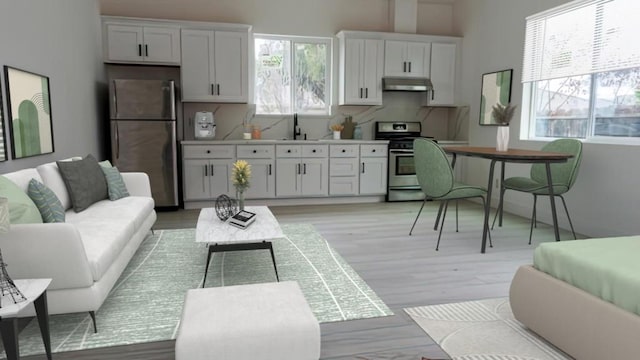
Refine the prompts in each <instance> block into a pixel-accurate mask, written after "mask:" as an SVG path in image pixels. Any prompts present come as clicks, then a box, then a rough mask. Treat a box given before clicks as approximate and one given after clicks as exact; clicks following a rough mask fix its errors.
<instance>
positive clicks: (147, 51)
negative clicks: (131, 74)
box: [144, 44, 149, 57]
mask: <svg viewBox="0 0 640 360" xmlns="http://www.w3.org/2000/svg"><path fill="white" fill-rule="evenodd" d="M144 56H146V57H149V45H147V44H145V45H144Z"/></svg>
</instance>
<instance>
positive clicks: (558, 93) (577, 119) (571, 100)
mask: <svg viewBox="0 0 640 360" xmlns="http://www.w3.org/2000/svg"><path fill="white" fill-rule="evenodd" d="M590 90H591V76H589V75H584V76H573V77H568V78H561V79H552V80H545V81H538V82H536V83H535V85H534V118H535V136H536V137H571V138H584V137H586V136H587V130H588V122H589V105H590Z"/></svg>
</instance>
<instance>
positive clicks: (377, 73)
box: [337, 31, 384, 105]
mask: <svg viewBox="0 0 640 360" xmlns="http://www.w3.org/2000/svg"><path fill="white" fill-rule="evenodd" d="M356 34H357V32H356ZM337 36H338V38H339V39H340V78H339V79H340V89H339V103H340V105H382V69H383V64H384V42H383V40H381V39H376V38H359V37H357V35H355V36H352V35H351V34H350V33H348V32H344V31H343V32H340V33H338V35H337Z"/></svg>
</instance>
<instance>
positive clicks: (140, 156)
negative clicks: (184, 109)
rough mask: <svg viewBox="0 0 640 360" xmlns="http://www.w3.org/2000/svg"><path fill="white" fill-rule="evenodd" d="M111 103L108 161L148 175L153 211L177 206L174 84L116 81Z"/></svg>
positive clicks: (110, 90) (167, 81) (122, 168)
mask: <svg viewBox="0 0 640 360" xmlns="http://www.w3.org/2000/svg"><path fill="white" fill-rule="evenodd" d="M109 98H110V99H111V101H110V103H111V161H112V163H113V165H114V166H117V167H118V169H119V170H120V171H141V172H145V173H147V174H148V175H149V179H150V181H151V194H152V196H153V199H154V201H155V205H156V207H176V206H178V163H177V160H178V159H177V152H176V146H177V145H176V103H175V84H174V82H173V81H170V80H128V79H126V80H125V79H116V80H112V81H111V83H110V84H109Z"/></svg>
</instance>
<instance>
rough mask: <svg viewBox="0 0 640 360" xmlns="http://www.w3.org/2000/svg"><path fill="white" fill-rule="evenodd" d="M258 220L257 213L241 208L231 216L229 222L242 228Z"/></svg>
mask: <svg viewBox="0 0 640 360" xmlns="http://www.w3.org/2000/svg"><path fill="white" fill-rule="evenodd" d="M255 220H256V214H255V213H252V212H250V211H246V210H241V211H240V212H239V213H237V214H235V215H233V216H232V217H231V218H229V224H230V225H233V226H235V227H239V228H240V229H246V228H247V227H248V226H249V225H251V224H252V223H253V222H254V221H255Z"/></svg>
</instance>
